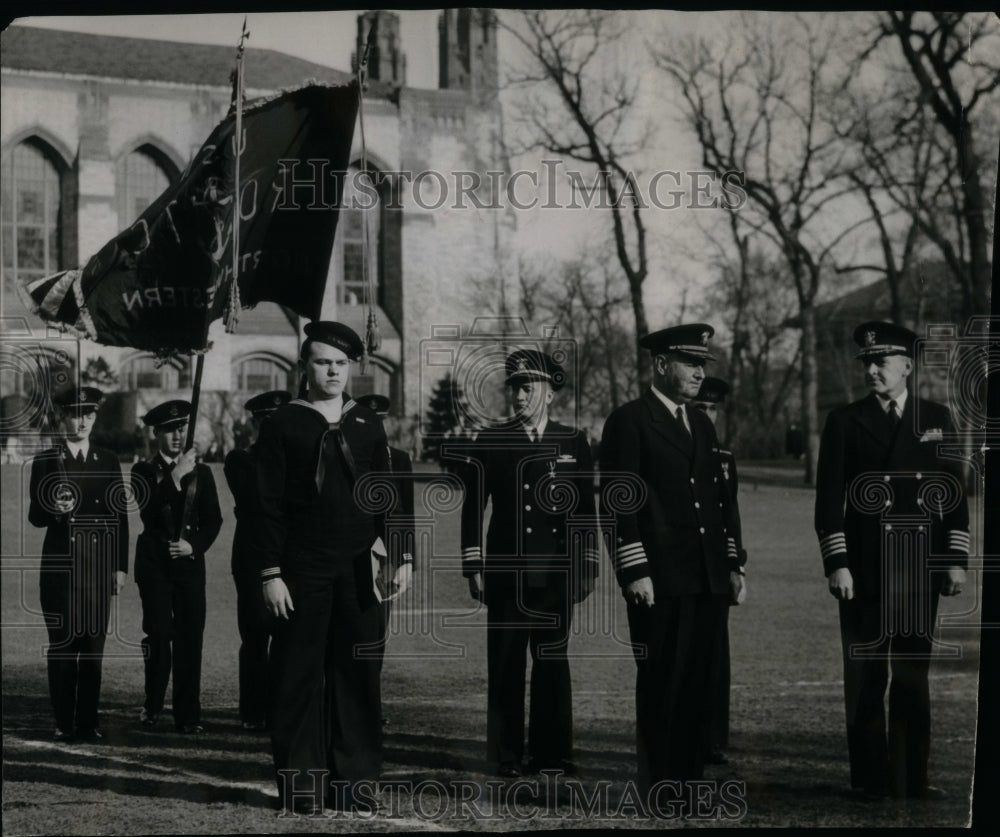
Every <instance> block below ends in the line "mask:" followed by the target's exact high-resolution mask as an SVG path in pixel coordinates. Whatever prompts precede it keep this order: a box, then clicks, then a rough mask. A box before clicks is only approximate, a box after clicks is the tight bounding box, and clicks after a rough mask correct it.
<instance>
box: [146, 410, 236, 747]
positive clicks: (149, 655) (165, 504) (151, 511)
mask: <svg viewBox="0 0 1000 837" xmlns="http://www.w3.org/2000/svg"><path fill="white" fill-rule="evenodd" d="M190 415H191V404H190V403H189V402H187V401H181V400H175V401H166V402H164V403H163V404H159V405H157V406H156V407H154V408H153V409H152V410H150V411H149V412H148V413H146V415H145V416H143V419H142V420H143V422H144V423H145V424H146V426H147V427H152V428H153V435H154V438H155V444H156V446H157V453H156V455H155V456H153V458H152V459H149V460H146V461H143V462H137V463H136V464H135V465H134V466H132V482H133V484H134V485H135V484H136V483H140V482H141V483H142V485H135V491H136V493H137V495H138V496H139V497H144V498H145V502H142V503H141V506H140V509H139V513H140V515H141V517H142V524H143V530H142V533H141V534H140V535H139V539H138V541H137V542H136V545H135V580H136V583H137V584H138V585H139V595H140V597H141V599H142V630H143V632H144V633H145V634H146V636H145V637H144V638H143V640H142V651H143V654H144V656H145V670H146V700H145V703H144V704H143V707H142V711H141V713H140V715H139V720H140V721H141V722H142V724H143V725H144V726H153V725H154V724H155V723H156V722H157V720H158V719H159V716H160V714H161V713H162V712H163V702H164V700H165V698H166V694H167V682H168V680H169V679H170V674H171V663H172V668H173V681H174V686H173V716H174V725H175V726H176V728H177V730H178V732H184V733H200V732H203V731H204V729H203V727H202V725H201V650H202V635H203V633H204V631H205V553H206V552H208V550H209V548H210V547H211V546H212V544H213V543H214V542H215V539H216V537H217V536H218V534H219V529H220V528H221V527H222V513H221V512H220V510H219V496H218V493H217V492H216V489H215V480H214V479H213V477H212V472H211V470H210V469H209V467H208V466H207V465H203V464H201V463H198V461H197V453H196V451H195V449H194V448H192V449H191V450H188V451H183V447H184V442H185V438H186V436H187V427H188V419H189V417H190ZM182 451H183V452H182ZM171 657H172V658H173V659H172V660H171Z"/></svg>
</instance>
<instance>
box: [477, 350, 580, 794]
mask: <svg viewBox="0 0 1000 837" xmlns="http://www.w3.org/2000/svg"><path fill="white" fill-rule="evenodd" d="M506 373H507V377H506V384H507V386H508V387H509V388H510V392H511V397H512V400H513V404H514V407H515V413H516V414H515V416H514V417H513V418H512V419H509V420H507V421H504V422H502V423H500V424H498V425H497V426H495V427H493V428H487V429H484V430H483V431H482V432H481V433H480V434H479V436H478V437H477V438H476V441H475V443H474V445H473V453H472V456H471V462H470V467H469V468H468V469H467V470H466V474H467V476H466V480H465V482H466V496H465V500H464V503H463V506H462V571H463V575H465V576H466V578H468V580H469V591H470V593H471V594H472V596H473V597H474V598H476V599H479V600H481V601H483V602H485V604H486V606H487V608H488V612H487V673H488V690H487V728H486V746H487V757H488V760H489V761H490V763H491V765H493V767H494V769H495V770H496V771H497V772H498V774H499V775H501V776H504V777H509V778H510V777H515V776H519V775H521V773H522V770H523V769H524V768H523V764H522V760H523V755H524V685H525V684H524V678H525V666H526V650H527V649H528V648H529V647H530V649H531V658H532V666H531V697H530V710H529V726H528V749H529V751H530V753H531V763H530V765H529V770H531V771H532V772H537V771H538V770H541V769H543V768H555V769H562V770H565V771H567V772H573V770H574V765H573V763H572V750H573V705H572V691H571V684H570V671H569V658H568V645H569V628H570V617H571V614H572V605H573V604H574V603H576V602H579V601H582V600H583V599H584V598H586V596H587V595H589V594H590V592H591V591H592V590H593V587H594V579H595V578H596V576H597V568H598V558H597V556H598V552H597V540H596V539H597V532H596V525H595V524H596V517H595V504H594V482H593V463H592V461H591V458H590V445H589V443H588V442H587V437H586V434H585V433H583V432H582V431H579V430H575V429H574V428H572V427H568V426H566V425H564V424H560V423H559V422H556V421H553V420H552V419H550V418H549V405H550V404H551V402H552V399H553V395H554V393H555V392H557V391H558V390H559V389H561V388H562V387H563V385H564V384H565V381H566V374H565V372H564V371H563V369H562V367H560V366H559V364H557V363H556V362H555V361H554V360H553V359H552V358H551V357H549V356H548V355H546V354H544V353H542V352H538V351H533V350H520V351H516V352H513V353H512V354H511V355H509V356H508V357H507V359H506ZM578 475H579V476H578ZM567 480H568V481H570V482H571V484H572V490H570V491H567V490H566V487H565V482H566V481H567ZM561 483H562V486H561V485H560V484H561ZM567 497H570V498H572V499H571V501H570V502H566V498H567ZM491 498H492V501H493V511H492V516H491V518H490V526H489V531H488V533H487V535H486V543H485V549H483V541H482V524H483V512H484V510H485V507H486V502H487V500H489V499H491ZM574 517H582V518H587V517H589V518H590V523H591V525H592V526H594V529H593V530H591V532H590V533H589V537H585V538H581V537H579V535H578V536H577V537H576V538H571V537H570V534H571V533H570V532H569V528H568V527H569V524H570V523H571V521H572V519H573V518H574ZM583 522H584V521H581V524H582V523H583Z"/></svg>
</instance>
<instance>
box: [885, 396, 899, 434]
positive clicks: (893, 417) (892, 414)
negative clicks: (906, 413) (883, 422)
mask: <svg viewBox="0 0 1000 837" xmlns="http://www.w3.org/2000/svg"><path fill="white" fill-rule="evenodd" d="M887 415H888V416H889V425H890V427H893V428H895V427H896V425H897V424H899V413H898V412H897V411H896V402H895V401H890V402H889V410H888V413H887Z"/></svg>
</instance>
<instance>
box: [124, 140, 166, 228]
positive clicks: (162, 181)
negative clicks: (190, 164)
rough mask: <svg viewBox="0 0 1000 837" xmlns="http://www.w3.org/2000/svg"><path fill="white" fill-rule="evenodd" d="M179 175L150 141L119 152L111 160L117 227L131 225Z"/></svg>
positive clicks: (164, 155)
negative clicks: (116, 158) (112, 164)
mask: <svg viewBox="0 0 1000 837" xmlns="http://www.w3.org/2000/svg"><path fill="white" fill-rule="evenodd" d="M179 174H180V173H179V172H178V170H177V167H176V166H175V165H174V164H173V163H172V162H171V161H170V158H169V157H167V155H166V154H164V153H163V152H162V151H160V150H159V149H158V148H157V147H156V146H155V145H153V144H152V143H148V142H147V143H142V144H141V145H137V146H135V147H133V148H130V149H129V150H128V151H126V152H125V153H123V154H122V155H120V156H119V158H118V161H117V162H116V163H115V206H116V208H117V210H118V226H119V228H120V229H125V228H126V227H128V226H130V225H131V224H133V223H134V222H135V220H136V219H137V218H138V217H139V216H140V215H142V213H143V212H145V211H146V208H147V207H148V206H149V205H150V204H151V203H152V202H153V201H155V200H156V199H157V198H158V197H159V196H160V195H161V194H162V193H163V192H164V191H165V190H166V189H167V187H168V186H169V185H170V184H171V183H173V182H174V181H175V180H176V179H177V177H178V176H179Z"/></svg>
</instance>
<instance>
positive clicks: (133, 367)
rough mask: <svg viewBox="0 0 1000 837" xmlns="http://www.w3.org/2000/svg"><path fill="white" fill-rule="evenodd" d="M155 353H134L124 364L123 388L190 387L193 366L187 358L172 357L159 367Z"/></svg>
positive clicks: (172, 388)
mask: <svg viewBox="0 0 1000 837" xmlns="http://www.w3.org/2000/svg"><path fill="white" fill-rule="evenodd" d="M156 364H157V360H156V358H155V357H153V355H134V356H133V357H131V358H129V359H128V360H127V361H125V363H124V364H123V366H122V372H121V382H122V388H123V389H126V390H139V389H168V390H175V389H188V388H189V387H190V386H191V367H190V364H188V363H187V361H185V360H178V359H176V358H171V359H170V360H168V361H167V362H166V363H164V364H163V365H162V366H160V367H157V365H156Z"/></svg>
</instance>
